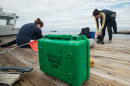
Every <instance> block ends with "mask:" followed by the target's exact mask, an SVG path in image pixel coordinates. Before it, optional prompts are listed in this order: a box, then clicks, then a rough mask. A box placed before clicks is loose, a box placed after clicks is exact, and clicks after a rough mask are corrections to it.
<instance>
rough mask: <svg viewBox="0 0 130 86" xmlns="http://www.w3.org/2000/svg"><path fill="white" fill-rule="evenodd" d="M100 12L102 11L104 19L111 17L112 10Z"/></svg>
mask: <svg viewBox="0 0 130 86" xmlns="http://www.w3.org/2000/svg"><path fill="white" fill-rule="evenodd" d="M100 12H103V13H104V14H105V16H106V21H108V20H110V19H111V15H112V14H113V13H114V12H113V11H110V10H101V11H100Z"/></svg>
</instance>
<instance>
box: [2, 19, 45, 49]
mask: <svg viewBox="0 0 130 86" xmlns="http://www.w3.org/2000/svg"><path fill="white" fill-rule="evenodd" d="M42 27H43V22H42V21H41V20H40V18H37V19H36V20H35V21H34V23H28V24H25V25H23V26H22V27H21V28H20V30H19V33H18V36H17V38H16V39H15V40H13V41H11V42H8V43H6V44H2V45H0V47H7V46H10V45H13V44H17V45H18V46H20V47H24V48H25V47H30V45H29V44H28V43H29V42H30V41H32V40H37V39H40V38H42V31H41V29H40V28H42Z"/></svg>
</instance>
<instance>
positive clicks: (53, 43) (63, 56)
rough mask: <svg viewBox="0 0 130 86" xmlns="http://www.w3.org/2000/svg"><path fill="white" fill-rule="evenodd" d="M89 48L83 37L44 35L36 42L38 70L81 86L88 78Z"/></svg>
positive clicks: (87, 41)
mask: <svg viewBox="0 0 130 86" xmlns="http://www.w3.org/2000/svg"><path fill="white" fill-rule="evenodd" d="M89 46H90V45H89V40H88V39H87V38H86V36H84V35H82V36H72V35H51V34H49V35H46V36H45V37H44V38H42V39H39V40H38V51H39V63H40V70H41V71H44V72H45V73H47V74H50V75H52V76H54V77H57V78H59V79H61V80H63V81H65V82H66V83H68V84H71V85H73V86H81V85H82V83H83V82H84V81H85V80H87V79H88V78H89V76H90V47H89Z"/></svg>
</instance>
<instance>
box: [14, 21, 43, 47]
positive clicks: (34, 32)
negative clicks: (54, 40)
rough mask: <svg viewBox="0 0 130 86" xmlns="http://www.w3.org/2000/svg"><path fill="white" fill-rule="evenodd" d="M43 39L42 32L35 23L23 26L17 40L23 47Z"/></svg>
mask: <svg viewBox="0 0 130 86" xmlns="http://www.w3.org/2000/svg"><path fill="white" fill-rule="evenodd" d="M40 38H42V31H41V29H40V28H39V27H38V26H37V25H36V24H35V23H28V24H25V25H23V26H22V27H21V28H20V30H19V33H18V36H17V38H16V43H17V45H18V46H19V45H22V44H25V43H28V42H30V40H36V39H40Z"/></svg>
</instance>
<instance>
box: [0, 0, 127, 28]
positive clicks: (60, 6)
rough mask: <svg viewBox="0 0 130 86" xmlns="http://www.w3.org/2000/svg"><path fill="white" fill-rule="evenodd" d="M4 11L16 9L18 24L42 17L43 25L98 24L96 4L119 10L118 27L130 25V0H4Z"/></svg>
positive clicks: (0, 3) (64, 26) (74, 26)
mask: <svg viewBox="0 0 130 86" xmlns="http://www.w3.org/2000/svg"><path fill="white" fill-rule="evenodd" d="M0 6H2V7H3V11H5V12H11V13H16V14H17V15H18V16H19V18H18V20H17V24H16V27H21V26H22V25H23V24H26V23H30V22H34V20H35V19H36V18H41V20H42V21H43V22H44V25H45V26H44V27H43V29H48V30H55V29H81V28H83V27H90V28H95V27H96V26H95V21H94V17H93V16H92V12H93V10H94V9H95V8H97V9H99V10H102V9H108V10H112V11H116V12H117V18H116V20H117V24H118V28H130V17H129V15H130V0H0Z"/></svg>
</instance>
